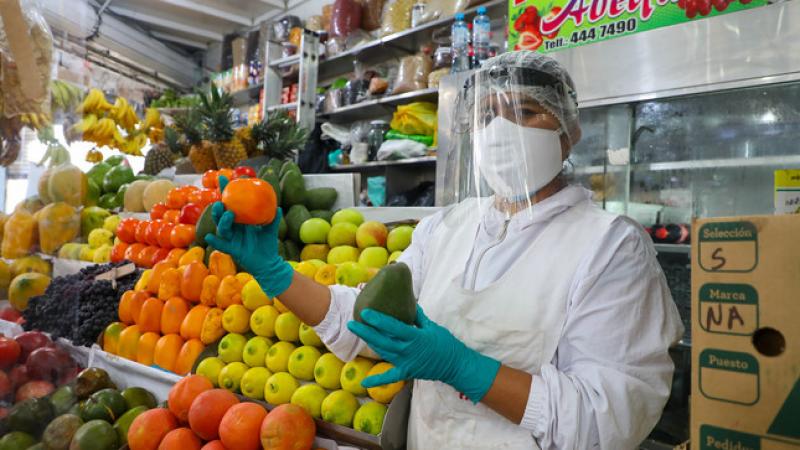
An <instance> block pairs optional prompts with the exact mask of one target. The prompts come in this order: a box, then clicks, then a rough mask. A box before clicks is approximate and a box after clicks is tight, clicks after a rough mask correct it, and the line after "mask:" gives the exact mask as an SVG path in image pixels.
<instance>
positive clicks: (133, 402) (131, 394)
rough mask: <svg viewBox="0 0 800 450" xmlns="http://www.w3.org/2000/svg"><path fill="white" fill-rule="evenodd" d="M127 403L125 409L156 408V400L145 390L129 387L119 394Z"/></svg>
mask: <svg viewBox="0 0 800 450" xmlns="http://www.w3.org/2000/svg"><path fill="white" fill-rule="evenodd" d="M121 394H122V397H123V398H124V399H125V402H126V403H127V409H133V408H135V407H137V406H144V407H145V408H147V409H150V408H155V407H156V403H157V402H156V398H155V396H154V395H153V394H151V393H150V391H148V390H147V389H145V388H140V387H129V388H127V389H125V390H124V391H122V392H121Z"/></svg>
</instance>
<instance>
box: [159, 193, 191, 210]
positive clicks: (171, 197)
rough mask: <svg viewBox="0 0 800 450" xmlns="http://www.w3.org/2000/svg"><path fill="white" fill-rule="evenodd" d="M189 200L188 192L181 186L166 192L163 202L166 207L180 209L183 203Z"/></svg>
mask: <svg viewBox="0 0 800 450" xmlns="http://www.w3.org/2000/svg"><path fill="white" fill-rule="evenodd" d="M188 202H189V193H188V192H186V190H184V189H181V188H175V189H172V190H170V191H169V192H168V193H167V201H166V202H164V203H166V205H167V208H170V209H181V208H183V205H185V204H186V203H188Z"/></svg>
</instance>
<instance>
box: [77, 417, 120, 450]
mask: <svg viewBox="0 0 800 450" xmlns="http://www.w3.org/2000/svg"><path fill="white" fill-rule="evenodd" d="M119 447H120V445H119V439H118V438H117V432H116V431H114V427H112V426H111V424H110V423H108V422H106V421H104V420H91V421H89V422H86V423H85V424H83V425H81V427H80V428H78V431H77V432H75V436H73V437H72V442H70V444H69V450H117V449H119Z"/></svg>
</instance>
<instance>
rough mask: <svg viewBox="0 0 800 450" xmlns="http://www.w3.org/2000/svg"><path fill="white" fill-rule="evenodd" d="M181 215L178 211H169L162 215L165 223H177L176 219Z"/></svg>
mask: <svg viewBox="0 0 800 450" xmlns="http://www.w3.org/2000/svg"><path fill="white" fill-rule="evenodd" d="M180 215H181V210H180V209H170V210H167V212H165V213H164V217H163V220H164V222H167V223H178V217H180Z"/></svg>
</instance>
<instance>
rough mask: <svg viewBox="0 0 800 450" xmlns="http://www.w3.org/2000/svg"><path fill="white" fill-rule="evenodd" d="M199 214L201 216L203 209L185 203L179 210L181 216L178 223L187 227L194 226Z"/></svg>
mask: <svg viewBox="0 0 800 450" xmlns="http://www.w3.org/2000/svg"><path fill="white" fill-rule="evenodd" d="M200 214H203V208H202V207H200V205H197V204H194V203H187V204H186V205H185V206H184V207H183V208H181V215H180V217H179V218H178V221H179V222H180V223H185V224H187V225H194V224H196V223H197V221H198V220H199V219H200Z"/></svg>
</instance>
